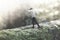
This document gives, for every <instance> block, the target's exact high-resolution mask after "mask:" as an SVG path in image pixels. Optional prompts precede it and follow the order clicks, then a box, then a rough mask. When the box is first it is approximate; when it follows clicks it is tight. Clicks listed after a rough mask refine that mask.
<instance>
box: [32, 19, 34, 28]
mask: <svg viewBox="0 0 60 40" xmlns="http://www.w3.org/2000/svg"><path fill="white" fill-rule="evenodd" d="M32 24H33V28H34V19H33V18H32Z"/></svg>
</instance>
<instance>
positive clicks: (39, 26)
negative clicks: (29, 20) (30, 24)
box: [34, 18, 40, 28]
mask: <svg viewBox="0 0 60 40" xmlns="http://www.w3.org/2000/svg"><path fill="white" fill-rule="evenodd" d="M34 22H35V23H36V24H37V26H38V28H40V25H39V23H38V22H37V20H36V18H34Z"/></svg>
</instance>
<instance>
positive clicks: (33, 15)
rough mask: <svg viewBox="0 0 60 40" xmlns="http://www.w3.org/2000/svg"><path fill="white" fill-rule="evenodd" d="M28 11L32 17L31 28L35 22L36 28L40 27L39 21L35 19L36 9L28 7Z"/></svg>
mask: <svg viewBox="0 0 60 40" xmlns="http://www.w3.org/2000/svg"><path fill="white" fill-rule="evenodd" d="M29 12H30V14H31V17H32V24H33V28H34V25H35V24H37V26H38V28H40V25H39V23H38V22H37V20H36V10H35V9H33V8H30V9H29Z"/></svg>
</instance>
